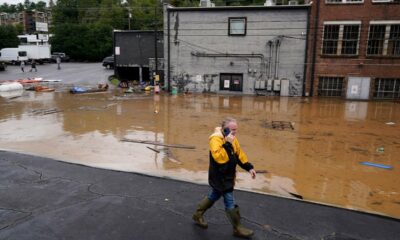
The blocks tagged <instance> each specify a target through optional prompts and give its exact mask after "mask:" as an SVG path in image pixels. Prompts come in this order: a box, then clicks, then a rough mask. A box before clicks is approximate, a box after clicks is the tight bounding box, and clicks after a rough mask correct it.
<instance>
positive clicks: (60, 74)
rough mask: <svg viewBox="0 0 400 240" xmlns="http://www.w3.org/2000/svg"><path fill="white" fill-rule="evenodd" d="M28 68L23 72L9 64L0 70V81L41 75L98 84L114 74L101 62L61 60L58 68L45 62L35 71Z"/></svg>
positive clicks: (67, 80)
mask: <svg viewBox="0 0 400 240" xmlns="http://www.w3.org/2000/svg"><path fill="white" fill-rule="evenodd" d="M30 69H31V66H30V65H26V66H25V72H22V71H21V69H20V67H19V66H15V65H9V66H8V67H7V69H6V70H5V71H0V81H5V80H18V79H26V78H36V77H41V78H44V79H46V80H48V79H50V80H61V81H62V83H64V84H74V85H79V84H99V83H107V82H108V77H109V76H110V75H113V74H114V70H112V69H111V70H110V69H106V68H104V67H103V66H102V65H101V62H97V63H76V62H71V63H69V62H65V63H64V62H63V63H61V69H60V70H58V69H57V64H53V63H46V64H43V65H37V70H38V71H37V72H35V71H33V72H29V71H30Z"/></svg>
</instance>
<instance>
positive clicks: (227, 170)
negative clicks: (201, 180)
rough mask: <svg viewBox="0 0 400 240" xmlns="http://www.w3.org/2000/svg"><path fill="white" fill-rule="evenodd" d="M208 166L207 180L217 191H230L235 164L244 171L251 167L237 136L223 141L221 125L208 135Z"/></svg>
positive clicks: (233, 182)
mask: <svg viewBox="0 0 400 240" xmlns="http://www.w3.org/2000/svg"><path fill="white" fill-rule="evenodd" d="M209 144H210V166H209V170H208V182H209V184H210V186H211V187H212V188H214V189H216V190H217V191H219V192H231V191H233V188H234V185H235V176H236V165H237V164H239V166H240V167H241V168H243V169H244V170H246V171H250V170H251V169H253V165H252V164H251V163H249V161H248V160H247V156H246V154H245V153H244V152H243V150H242V149H241V148H240V144H239V141H238V140H237V138H235V139H234V141H233V142H232V143H230V142H227V141H225V137H224V136H223V134H222V131H221V127H217V128H215V131H214V133H213V134H212V135H211V136H210V137H209Z"/></svg>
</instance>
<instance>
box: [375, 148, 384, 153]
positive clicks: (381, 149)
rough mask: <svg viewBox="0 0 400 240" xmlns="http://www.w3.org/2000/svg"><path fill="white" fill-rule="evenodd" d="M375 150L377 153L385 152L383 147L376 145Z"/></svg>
mask: <svg viewBox="0 0 400 240" xmlns="http://www.w3.org/2000/svg"><path fill="white" fill-rule="evenodd" d="M376 152H378V153H384V152H385V148H384V147H378V148H377V149H376Z"/></svg>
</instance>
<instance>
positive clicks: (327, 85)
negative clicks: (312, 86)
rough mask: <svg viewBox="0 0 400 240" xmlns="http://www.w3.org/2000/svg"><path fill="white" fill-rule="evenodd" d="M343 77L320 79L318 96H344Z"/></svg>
mask: <svg viewBox="0 0 400 240" xmlns="http://www.w3.org/2000/svg"><path fill="white" fill-rule="evenodd" d="M343 79H344V78H343V77H320V78H319V82H318V96H325V97H340V96H342V88H343Z"/></svg>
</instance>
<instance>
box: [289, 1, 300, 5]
mask: <svg viewBox="0 0 400 240" xmlns="http://www.w3.org/2000/svg"><path fill="white" fill-rule="evenodd" d="M289 5H299V1H297V0H290V1H289Z"/></svg>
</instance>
